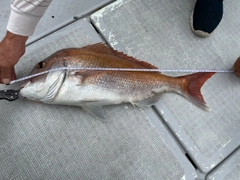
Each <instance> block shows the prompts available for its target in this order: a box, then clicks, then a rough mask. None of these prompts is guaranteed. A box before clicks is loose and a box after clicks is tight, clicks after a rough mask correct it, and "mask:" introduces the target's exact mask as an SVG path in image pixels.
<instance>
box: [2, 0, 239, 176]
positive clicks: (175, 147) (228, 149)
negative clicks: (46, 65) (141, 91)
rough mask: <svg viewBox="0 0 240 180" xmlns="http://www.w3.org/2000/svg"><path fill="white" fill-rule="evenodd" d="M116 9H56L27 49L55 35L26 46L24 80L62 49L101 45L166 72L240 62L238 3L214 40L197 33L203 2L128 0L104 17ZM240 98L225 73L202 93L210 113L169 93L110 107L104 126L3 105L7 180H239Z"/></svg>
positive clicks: (229, 5) (230, 4)
mask: <svg viewBox="0 0 240 180" xmlns="http://www.w3.org/2000/svg"><path fill="white" fill-rule="evenodd" d="M109 2H110V1H99V0H90V1H88V2H85V1H74V0H71V1H68V2H65V3H64V2H61V3H56V2H55V1H53V3H52V4H51V6H50V7H49V9H48V12H46V14H45V16H44V17H43V19H42V20H41V22H40V23H39V25H38V27H37V29H36V32H35V34H34V35H33V36H32V37H31V38H30V39H29V42H33V41H34V40H36V39H38V38H40V37H42V36H44V35H47V36H46V37H44V38H43V39H41V40H39V41H37V42H34V43H33V44H31V45H29V46H28V47H27V52H26V54H25V55H24V56H23V57H22V58H21V60H20V62H19V63H18V64H17V66H16V72H17V75H18V77H24V76H26V75H27V74H28V73H29V72H30V71H31V69H32V67H33V66H34V65H35V64H36V63H37V62H39V61H41V60H43V59H44V58H46V57H47V56H49V55H50V54H52V53H53V52H55V51H57V50H59V49H62V48H66V47H82V46H85V45H88V44H93V43H96V42H101V41H105V42H106V43H107V44H109V45H110V46H112V47H113V48H115V49H118V50H119V51H123V52H125V53H126V54H129V55H131V56H134V57H136V58H137V59H141V60H144V61H148V62H150V63H152V64H154V65H156V66H157V67H159V69H230V68H231V67H232V65H233V63H234V62H235V60H236V59H237V57H238V56H239V55H240V51H239V49H240V41H239V40H238V39H239V37H240V20H239V18H237V17H238V16H237V15H238V10H237V8H236V7H239V6H240V2H238V1H237V0H232V1H226V2H224V17H223V20H222V22H221V24H220V25H219V27H218V29H217V31H216V32H215V33H214V34H213V35H212V36H211V37H209V38H206V39H202V38H198V37H196V36H194V35H193V34H192V32H191V31H190V29H189V16H190V14H191V11H192V9H193V7H194V3H195V1H189V0H183V1H166V0H157V1H154V0H149V1H144V0H121V1H115V2H114V3H113V4H110V5H108V6H105V7H104V8H102V9H101V10H99V11H96V9H98V7H102V6H103V5H105V4H106V3H109ZM6 4H9V1H7V0H3V1H1V2H0V10H1V13H0V17H1V21H0V24H1V27H5V26H6V23H7V19H8V14H9V8H8V7H7V6H4V5H6ZM82 15H87V16H86V17H87V19H80V20H78V21H75V22H73V16H79V17H80V16H82ZM89 15H91V19H89ZM52 16H54V18H52ZM90 20H91V23H92V24H93V25H94V26H95V28H96V29H98V32H99V33H100V34H98V32H97V31H96V30H95V29H94V28H93V27H92V25H91V23H90ZM69 23H71V24H69ZM65 25H67V26H66V27H64V28H62V29H60V30H58V31H56V32H54V33H52V34H50V35H48V34H49V33H51V32H52V31H55V30H57V29H59V28H60V27H62V26H65ZM4 33H5V29H4V28H1V30H0V37H3V36H4ZM168 75H171V76H177V75H180V74H176V73H174V74H173V73H172V74H168ZM19 85H20V84H14V85H11V86H4V85H0V89H11V88H15V89H17V88H18V87H19ZM239 90H240V80H239V78H237V77H235V75H234V74H231V73H227V74H220V73H219V74H215V75H214V76H213V77H212V78H211V79H209V80H208V81H207V82H206V83H205V85H204V86H203V88H202V94H203V96H204V99H205V101H206V102H207V104H208V106H209V107H210V108H211V112H204V111H202V110H199V109H198V108H196V107H195V106H193V105H192V104H191V103H189V102H188V101H187V100H185V99H184V98H183V97H181V96H179V95H175V94H164V95H163V97H162V99H161V100H160V101H159V102H158V103H157V104H156V105H155V106H154V108H148V109H144V110H143V109H141V108H136V107H132V106H131V105H130V104H125V105H119V106H109V107H105V108H104V110H105V112H106V120H105V121H102V120H99V119H96V118H94V117H92V116H91V115H89V114H88V113H86V112H85V111H83V110H82V109H81V108H79V107H67V106H52V105H46V104H38V103H34V102H29V101H26V100H24V99H19V100H17V101H14V102H8V101H1V103H0V179H156V180H157V179H170V180H172V179H190V180H192V179H196V178H197V179H205V178H206V179H233V180H235V179H240V174H239V167H240V166H239V164H240V159H239V149H237V148H238V147H239V146H240V121H239V119H240V106H239V104H238V100H237V99H239V98H240V94H239ZM236 149H237V150H236ZM186 153H187V154H188V156H189V158H190V159H191V161H190V160H189V159H188V158H187V157H186V156H185V154H186ZM192 163H193V165H192ZM194 166H195V167H194Z"/></svg>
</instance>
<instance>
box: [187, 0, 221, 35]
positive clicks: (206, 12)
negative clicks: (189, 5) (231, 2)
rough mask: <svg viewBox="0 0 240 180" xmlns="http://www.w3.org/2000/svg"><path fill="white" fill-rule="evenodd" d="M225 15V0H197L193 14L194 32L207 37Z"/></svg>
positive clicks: (192, 24) (192, 26) (192, 27)
mask: <svg viewBox="0 0 240 180" xmlns="http://www.w3.org/2000/svg"><path fill="white" fill-rule="evenodd" d="M222 16H223V0H197V2H196V4H195V7H194V11H193V14H192V17H191V18H192V20H191V21H192V22H191V29H192V31H193V33H194V34H196V35H198V36H202V37H207V36H209V35H210V34H211V33H213V31H214V30H215V29H216V27H217V26H218V24H219V23H220V22H221V20H222Z"/></svg>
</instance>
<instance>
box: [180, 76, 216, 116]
mask: <svg viewBox="0 0 240 180" xmlns="http://www.w3.org/2000/svg"><path fill="white" fill-rule="evenodd" d="M213 74H215V72H200V73H194V74H190V75H186V76H181V77H179V78H181V80H182V84H181V88H182V95H183V96H184V97H186V98H187V99H188V100H189V101H190V102H192V103H193V104H194V105H196V106H197V107H199V108H201V109H202V110H204V111H209V110H210V109H209V108H208V107H207V105H206V102H205V101H204V99H203V96H202V94H201V91H200V89H201V87H202V86H203V84H204V83H205V81H207V80H208V79H209V78H210V77H211V76H212V75H213Z"/></svg>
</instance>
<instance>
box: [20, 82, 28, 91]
mask: <svg viewBox="0 0 240 180" xmlns="http://www.w3.org/2000/svg"><path fill="white" fill-rule="evenodd" d="M29 84H30V81H26V82H24V83H22V84H21V85H20V88H21V89H23V88H24V87H26V86H28V85H29Z"/></svg>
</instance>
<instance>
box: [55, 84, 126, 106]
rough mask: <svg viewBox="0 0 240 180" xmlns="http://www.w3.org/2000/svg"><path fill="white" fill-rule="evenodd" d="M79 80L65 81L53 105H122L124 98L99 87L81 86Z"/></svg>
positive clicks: (91, 85)
mask: <svg viewBox="0 0 240 180" xmlns="http://www.w3.org/2000/svg"><path fill="white" fill-rule="evenodd" d="M78 83H79V82H78V81H77V80H74V81H65V82H64V83H63V84H62V87H61V88H60V90H59V92H58V94H57V96H56V97H55V99H54V100H53V101H52V102H51V104H61V105H73V106H83V105H84V103H86V102H96V103H98V105H110V104H120V103H121V102H122V101H123V98H122V97H121V96H120V95H119V94H118V93H117V92H114V91H110V90H109V89H105V88H101V87H99V86H97V85H93V84H90V85H89V84H88V85H81V84H80V85H79V84H78Z"/></svg>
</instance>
